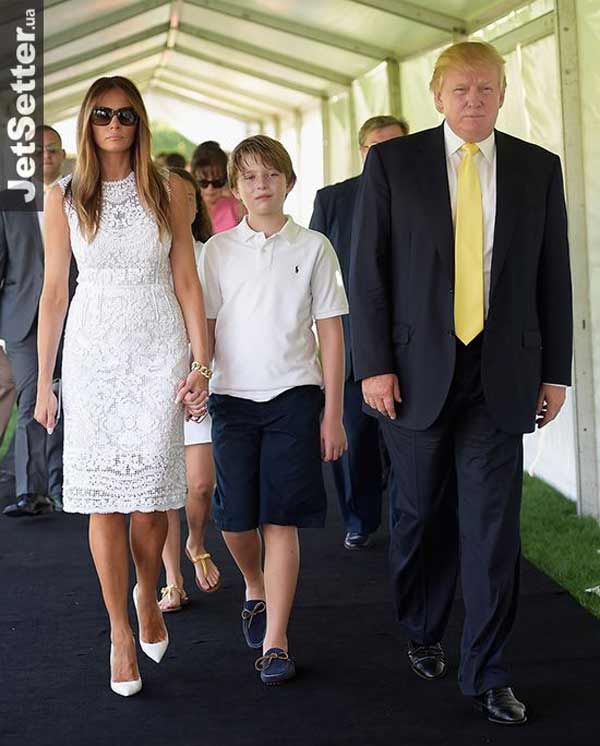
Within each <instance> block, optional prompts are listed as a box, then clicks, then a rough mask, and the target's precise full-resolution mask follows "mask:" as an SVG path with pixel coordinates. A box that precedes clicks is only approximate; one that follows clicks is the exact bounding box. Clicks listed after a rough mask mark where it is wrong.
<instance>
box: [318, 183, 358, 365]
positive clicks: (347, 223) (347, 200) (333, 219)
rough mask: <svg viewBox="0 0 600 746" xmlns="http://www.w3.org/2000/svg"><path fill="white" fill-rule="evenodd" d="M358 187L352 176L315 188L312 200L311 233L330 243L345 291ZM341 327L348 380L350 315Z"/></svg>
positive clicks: (350, 356)
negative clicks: (317, 232) (336, 259)
mask: <svg viewBox="0 0 600 746" xmlns="http://www.w3.org/2000/svg"><path fill="white" fill-rule="evenodd" d="M358 185H359V177H358V176H354V177H353V178H351V179H346V181H342V182H340V183H339V184H332V185H331V186H326V187H324V188H323V189H319V191H318V192H317V195H316V197H315V205H314V209H313V214H312V217H311V219H310V226H309V227H310V228H312V229H313V230H315V231H319V233H323V234H324V235H326V236H327V238H328V239H329V240H330V241H331V244H332V245H333V248H334V249H335V252H336V254H337V256H338V259H339V262H340V268H341V270H342V278H343V280H344V287H345V288H346V290H347V289H348V288H349V278H350V246H351V238H352V219H353V217H354V204H355V202H356V195H357V194H358ZM351 312H352V311H351ZM342 324H343V327H344V348H345V357H346V361H345V363H346V379H348V378H350V377H351V376H352V375H353V373H352V370H353V368H352V341H351V334H350V316H349V315H348V314H346V315H345V316H342Z"/></svg>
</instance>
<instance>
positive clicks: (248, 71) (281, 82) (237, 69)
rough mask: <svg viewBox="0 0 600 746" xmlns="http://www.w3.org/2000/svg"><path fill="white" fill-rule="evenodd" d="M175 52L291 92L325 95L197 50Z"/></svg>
mask: <svg viewBox="0 0 600 746" xmlns="http://www.w3.org/2000/svg"><path fill="white" fill-rule="evenodd" d="M174 51H175V52H177V53H178V54H183V55H184V56H186V57H192V58H193V59H195V60H198V61H199V62H210V63H211V64H212V65H217V66H219V67H224V68H225V69H227V70H233V71H234V72H237V73H241V74H242V75H249V76H250V77H251V78H256V79H257V80H265V81H267V82H268V83H273V85H278V86H280V87H281V88H288V89H289V90H291V91H296V92H297V93H304V94H305V95H307V96H314V97H315V98H321V96H322V95H323V91H320V90H319V89H318V88H311V87H310V86H306V85H303V84H302V83H295V82H293V81H290V80H286V79H285V78H280V77H279V76H277V75H270V74H267V73H263V72H261V73H257V72H256V70H252V68H250V67H244V66H243V65H237V64H233V63H231V62H227V61H225V60H221V59H219V60H217V59H215V58H214V57H211V56H210V55H208V54H202V53H201V52H197V51H196V50H195V49H191V48H190V47H184V46H181V45H180V44H176V45H175V47H174Z"/></svg>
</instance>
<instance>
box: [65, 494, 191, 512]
mask: <svg viewBox="0 0 600 746" xmlns="http://www.w3.org/2000/svg"><path fill="white" fill-rule="evenodd" d="M185 498H186V496H185V495H183V497H173V498H170V499H169V500H163V501H162V502H154V503H144V504H142V505H134V504H132V501H131V500H128V501H127V505H125V504H124V503H122V502H114V503H111V502H108V501H107V502H104V503H102V502H99V503H98V504H97V505H92V504H91V503H90V501H89V500H77V499H73V498H68V497H64V496H63V511H64V512H65V513H81V514H84V515H92V513H98V514H102V515H107V514H108V513H123V514H124V515H128V514H129V513H163V512H165V511H166V510H179V508H183V507H184V505H185Z"/></svg>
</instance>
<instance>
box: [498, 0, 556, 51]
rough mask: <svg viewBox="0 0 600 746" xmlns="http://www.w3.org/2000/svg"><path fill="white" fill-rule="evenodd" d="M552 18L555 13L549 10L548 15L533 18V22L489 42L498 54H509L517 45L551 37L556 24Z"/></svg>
mask: <svg viewBox="0 0 600 746" xmlns="http://www.w3.org/2000/svg"><path fill="white" fill-rule="evenodd" d="M554 16H555V13H554V11H553V10H551V11H550V12H549V13H544V15H543V16H539V17H538V18H534V20H533V21H529V22H528V23H524V24H523V25H522V26H519V27H518V28H516V29H513V30H512V31H509V32H508V33H506V34H502V36H497V37H496V38H495V39H490V40H489V41H490V43H491V44H493V45H494V46H495V47H496V49H497V50H498V51H499V52H500V54H509V53H510V52H512V51H513V50H514V49H516V48H517V47H518V46H519V45H526V44H533V42H535V41H539V40H540V39H543V38H545V37H546V36H551V35H552V34H553V33H554V27H555V24H556V19H555V17H554Z"/></svg>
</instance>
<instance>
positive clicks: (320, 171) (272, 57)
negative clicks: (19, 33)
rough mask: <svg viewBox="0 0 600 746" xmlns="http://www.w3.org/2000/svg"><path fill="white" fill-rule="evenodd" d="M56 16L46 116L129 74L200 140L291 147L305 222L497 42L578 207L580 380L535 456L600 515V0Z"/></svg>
mask: <svg viewBox="0 0 600 746" xmlns="http://www.w3.org/2000/svg"><path fill="white" fill-rule="evenodd" d="M44 18H45V31H46V41H45V117H46V121H48V122H49V123H55V124H56V123H58V124H59V129H61V128H68V127H69V126H71V127H72V124H71V125H69V123H68V120H69V119H71V120H72V118H73V116H74V115H75V114H76V112H77V110H78V108H79V105H80V103H81V100H82V97H83V94H84V93H85V91H86V90H87V88H88V87H89V85H90V84H91V83H92V81H93V80H94V79H96V78H97V77H99V76H100V75H110V74H121V75H125V76H127V77H130V78H132V79H133V80H134V81H135V82H136V83H137V84H138V85H139V87H140V89H141V90H142V92H143V94H144V97H145V100H146V101H147V102H148V108H149V110H150V114H151V116H152V117H156V118H157V119H159V118H160V119H163V120H166V121H170V122H172V123H173V124H174V125H175V126H176V127H177V128H178V129H179V130H181V131H182V132H183V133H184V134H185V135H186V136H187V137H189V138H190V139H192V140H195V141H200V140H202V139H207V138H210V139H218V140H221V141H222V142H223V144H224V146H225V147H231V146H232V145H233V144H234V142H235V140H236V139H239V138H241V137H242V136H244V135H245V134H246V133H250V132H256V131H262V132H266V133H267V134H272V135H274V136H276V137H278V138H280V139H281V140H282V141H283V143H284V144H285V146H286V147H287V148H288V150H289V152H290V154H291V156H292V159H293V160H294V163H295V165H296V170H297V172H298V174H299V182H298V185H297V187H296V188H295V189H294V191H293V192H292V194H291V195H290V197H289V201H288V210H289V211H290V212H291V213H292V214H293V215H294V216H295V217H296V218H297V219H298V220H299V221H300V222H303V223H306V222H307V221H308V219H309V217H310V212H311V207H312V200H313V198H314V193H315V191H316V189H317V188H319V187H320V186H322V185H323V184H324V183H328V182H331V181H338V180H341V179H344V178H347V177H348V176H351V175H353V174H355V173H357V172H358V170H359V167H360V166H359V160H358V152H357V148H356V132H357V130H358V127H359V126H360V124H361V123H362V121H364V120H365V119H366V118H367V117H369V116H373V115H375V114H382V113H392V114H396V115H402V116H404V117H405V118H406V119H407V120H408V121H409V123H410V125H411V129H412V130H413V131H415V130H419V129H423V128H425V127H429V126H433V125H435V124H436V123H438V122H439V121H440V119H439V115H438V114H437V113H436V111H435V109H434V108H433V105H432V103H431V98H430V95H429V94H428V83H429V78H430V76H431V71H432V67H433V62H434V60H435V57H436V55H437V53H438V52H439V49H440V48H442V47H444V46H445V45H447V44H449V43H451V42H452V41H455V40H458V39H464V38H484V39H486V40H488V41H492V42H493V43H494V44H495V45H496V46H497V48H498V49H499V50H500V52H501V53H502V54H503V55H504V56H505V58H506V61H507V77H508V92H507V99H506V103H505V106H504V108H503V109H502V111H501V115H500V119H499V122H498V126H499V128H500V129H504V130H505V131H508V132H510V133H512V134H515V135H516V136H518V137H522V138H524V139H527V140H530V141H532V142H536V143H538V144H540V145H542V146H544V147H547V148H548V149H550V150H553V151H554V152H557V153H559V154H560V155H561V157H562V158H563V165H564V172H565V180H566V186H567V198H568V203H569V219H570V237H571V247H572V266H573V273H574V291H575V365H574V367H575V383H576V385H575V386H574V388H573V389H572V390H571V391H570V392H569V397H568V401H567V406H566V408H565V410H564V411H563V413H562V414H561V417H560V418H559V420H558V421H557V422H556V423H554V424H553V425H552V426H550V427H549V428H548V429H547V431H546V432H545V433H544V435H543V438H541V437H540V434H537V435H535V436H531V437H528V438H527V439H526V463H527V464H529V465H531V463H532V462H533V461H534V460H535V461H536V472H537V473H538V474H539V476H541V477H543V478H545V479H547V480H548V481H550V482H551V483H552V484H554V485H556V486H557V487H558V488H559V489H561V490H562V491H563V492H564V493H565V494H567V495H568V496H570V497H571V498H573V499H577V501H578V505H579V507H580V510H581V512H585V513H587V514H590V515H593V516H595V517H597V518H598V517H600V494H599V486H598V472H599V462H600V435H599V431H598V427H597V425H596V423H600V385H598V383H597V382H598V381H599V380H600V220H598V209H599V208H598V205H599V204H600V199H599V198H600V139H599V138H598V137H597V136H596V137H594V135H595V134H596V133H597V132H598V131H600V105H599V104H598V100H600V96H599V94H600V65H599V64H598V49H599V47H600V44H599V42H600V0H554V1H553V0H533V1H530V2H527V1H526V2H523V1H522V0H521V1H519V0H502V1H499V0H495V1H490V0H411V2H403V1H402V0H103V2H93V1H92V0H89V1H88V0H46V2H45V15H44ZM594 381H596V383H594ZM540 440H542V443H540Z"/></svg>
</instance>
